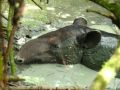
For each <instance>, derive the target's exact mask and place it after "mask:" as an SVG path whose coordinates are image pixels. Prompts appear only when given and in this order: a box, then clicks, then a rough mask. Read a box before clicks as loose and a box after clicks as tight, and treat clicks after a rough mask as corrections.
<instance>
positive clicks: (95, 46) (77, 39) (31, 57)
mask: <svg viewBox="0 0 120 90" xmlns="http://www.w3.org/2000/svg"><path fill="white" fill-rule="evenodd" d="M118 42H119V35H115V34H112V33H108V32H104V31H100V30H97V29H93V28H89V27H88V26H87V21H86V19H84V18H81V17H80V18H76V19H75V20H74V22H73V24H72V25H68V26H65V27H63V28H60V29H58V30H56V31H52V32H49V33H47V34H44V35H42V36H40V37H38V38H37V39H33V40H31V41H28V42H27V43H25V44H24V45H23V46H22V47H21V49H20V51H19V52H18V54H17V56H16V63H18V64H30V63H59V64H65V65H68V64H77V63H81V64H83V65H85V66H87V67H89V68H91V69H93V70H99V69H100V68H101V67H102V64H103V63H104V62H106V61H107V60H108V59H109V58H110V57H111V56H112V54H113V53H114V51H115V50H116V48H117V45H118Z"/></svg>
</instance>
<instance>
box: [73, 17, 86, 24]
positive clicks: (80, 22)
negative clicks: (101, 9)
mask: <svg viewBox="0 0 120 90" xmlns="http://www.w3.org/2000/svg"><path fill="white" fill-rule="evenodd" d="M73 25H81V26H87V20H86V19H85V18H83V17H79V18H76V19H75V20H74V22H73Z"/></svg>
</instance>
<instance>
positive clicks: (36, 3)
mask: <svg viewBox="0 0 120 90" xmlns="http://www.w3.org/2000/svg"><path fill="white" fill-rule="evenodd" d="M31 1H32V2H33V3H34V4H35V5H37V6H38V7H39V8H40V9H41V10H42V9H43V8H42V7H41V6H40V5H39V4H37V3H36V2H35V1H34V0H31Z"/></svg>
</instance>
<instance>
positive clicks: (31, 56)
mask: <svg viewBox="0 0 120 90" xmlns="http://www.w3.org/2000/svg"><path fill="white" fill-rule="evenodd" d="M15 62H16V63H17V64H30V63H47V62H55V56H53V55H52V52H51V51H50V45H49V43H48V42H47V40H46V38H43V39H42V38H41V39H39V38H37V39H34V40H31V41H28V42H27V43H26V44H24V45H23V46H22V47H21V48H20V50H19V52H18V54H17V55H16V57H15Z"/></svg>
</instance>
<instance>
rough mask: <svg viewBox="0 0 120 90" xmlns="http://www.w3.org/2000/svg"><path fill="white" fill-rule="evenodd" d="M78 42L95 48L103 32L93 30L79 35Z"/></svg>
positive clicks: (85, 46) (86, 46) (84, 46)
mask: <svg viewBox="0 0 120 90" xmlns="http://www.w3.org/2000/svg"><path fill="white" fill-rule="evenodd" d="M76 39H77V42H78V43H79V45H80V46H82V47H83V48H87V49H89V48H93V47H95V46H96V45H97V44H98V43H99V42H100V40H101V33H100V32H99V31H91V32H88V33H87V34H84V35H79V36H77V38H76Z"/></svg>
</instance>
